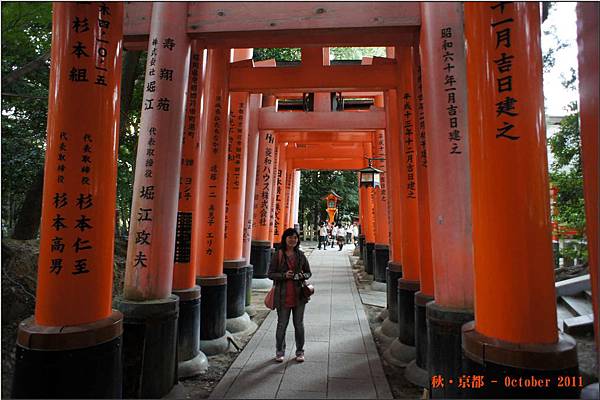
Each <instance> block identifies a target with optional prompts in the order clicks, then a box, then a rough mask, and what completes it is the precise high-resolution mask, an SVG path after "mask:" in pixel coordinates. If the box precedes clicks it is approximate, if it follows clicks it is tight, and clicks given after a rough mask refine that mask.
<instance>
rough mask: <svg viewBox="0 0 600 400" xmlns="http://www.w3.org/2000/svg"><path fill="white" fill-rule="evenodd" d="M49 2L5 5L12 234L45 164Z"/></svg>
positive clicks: (5, 140) (5, 222)
mask: <svg viewBox="0 0 600 400" xmlns="http://www.w3.org/2000/svg"><path fill="white" fill-rule="evenodd" d="M51 28H52V16H51V3H21V2H3V3H2V83H3V85H2V191H3V193H2V234H3V235H6V234H12V231H13V229H14V227H15V225H16V222H17V220H18V215H19V213H20V212H21V211H23V212H24V213H30V212H36V211H37V212H38V213H39V212H40V211H39V210H29V209H24V210H22V208H23V203H24V200H25V198H26V196H27V193H28V191H29V189H30V188H32V186H35V185H36V184H39V180H40V176H41V175H40V171H41V170H42V169H43V165H44V151H45V136H46V119H47V113H48V80H49V72H50V68H49V67H50V63H49V62H48V61H47V58H48V56H49V52H50V43H51Z"/></svg>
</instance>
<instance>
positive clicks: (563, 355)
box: [462, 3, 579, 397]
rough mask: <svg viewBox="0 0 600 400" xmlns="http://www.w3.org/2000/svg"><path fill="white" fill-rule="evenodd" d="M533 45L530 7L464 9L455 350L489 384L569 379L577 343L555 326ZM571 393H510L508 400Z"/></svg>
mask: <svg viewBox="0 0 600 400" xmlns="http://www.w3.org/2000/svg"><path fill="white" fill-rule="evenodd" d="M540 36H541V35H540V10H539V4H538V3H468V4H465V37H466V43H467V48H468V49H469V52H468V54H467V76H468V77H469V82H468V84H469V90H468V107H469V133H470V141H469V142H470V157H471V182H472V190H471V193H472V196H471V198H472V216H473V265H474V270H475V297H474V298H475V307H474V309H475V321H473V322H469V323H467V324H465V325H463V328H462V348H463V351H464V356H465V367H466V368H468V370H469V372H470V373H474V374H479V375H484V376H485V377H486V381H488V382H490V381H492V380H498V381H502V380H503V379H505V377H506V376H507V375H508V376H511V377H514V378H519V377H523V378H530V377H531V376H532V375H533V376H536V377H537V378H548V379H549V380H554V381H555V380H556V379H557V377H558V376H563V377H564V376H577V375H578V360H577V348H576V343H575V341H574V340H573V339H572V338H571V337H569V336H568V335H566V334H563V333H559V332H558V329H557V321H556V294H555V289H554V274H553V270H552V265H553V261H552V259H553V258H552V242H551V227H550V219H549V215H550V210H549V206H550V201H549V190H548V188H549V185H548V168H547V160H546V157H547V156H546V151H547V150H546V133H545V126H544V117H543V116H544V112H543V93H542V55H541V48H540ZM515 166H519V168H518V171H515ZM507 310H508V311H510V314H509V315H506V312H507ZM505 390H506V389H505V388H504V385H491V384H486V385H485V386H483V387H481V388H478V389H473V394H475V392H476V393H477V394H475V395H476V396H482V397H496V396H502V395H503V394H505ZM578 393H579V388H577V387H558V386H557V385H550V386H548V387H546V386H543V387H539V386H535V387H533V386H530V387H526V386H525V387H511V396H515V397H538V396H542V397H543V396H549V395H551V396H553V397H576V396H577V395H578ZM469 395H471V393H469Z"/></svg>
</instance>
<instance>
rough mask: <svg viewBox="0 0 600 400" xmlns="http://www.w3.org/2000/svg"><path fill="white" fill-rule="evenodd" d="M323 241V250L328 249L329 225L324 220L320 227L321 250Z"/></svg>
mask: <svg viewBox="0 0 600 400" xmlns="http://www.w3.org/2000/svg"><path fill="white" fill-rule="evenodd" d="M321 243H323V250H326V249H327V225H325V222H323V225H321V228H319V250H321Z"/></svg>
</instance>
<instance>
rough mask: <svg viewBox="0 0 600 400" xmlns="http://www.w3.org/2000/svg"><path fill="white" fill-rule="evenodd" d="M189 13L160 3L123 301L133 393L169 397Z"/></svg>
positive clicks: (128, 389) (127, 391) (155, 9)
mask: <svg viewBox="0 0 600 400" xmlns="http://www.w3.org/2000/svg"><path fill="white" fill-rule="evenodd" d="M186 18H187V4H182V3H179V4H176V5H167V4H166V3H154V4H153V5H152V21H151V25H150V40H149V41H148V63H147V65H146V76H145V83H144V97H143V105H142V115H141V123H140V133H139V139H138V151H137V157H136V165H137V166H138V167H137V168H136V171H135V180H134V185H133V190H134V193H133V200H132V206H131V225H130V229H129V241H128V247H127V263H126V266H125V285H124V290H123V298H122V299H120V300H119V302H118V307H119V310H121V311H122V312H123V314H124V315H125V321H124V328H125V332H124V345H123V353H124V357H123V360H124V363H125V365H124V371H125V376H124V379H123V382H124V388H123V394H124V396H126V397H162V396H164V395H166V394H167V393H168V392H169V391H170V390H171V388H172V387H173V384H174V382H175V378H176V373H177V368H176V365H175V363H176V345H177V321H178V314H179V299H178V298H177V296H175V295H172V294H171V292H172V288H173V285H172V281H173V260H174V254H175V237H176V225H177V206H178V193H179V176H180V164H181V141H182V135H183V128H184V125H183V120H184V118H185V96H182V93H185V90H186V88H187V82H188V70H189V62H190V59H189V58H190V41H189V38H188V36H187V33H186V32H185V28H184V26H183V24H184V22H185V20H186ZM140 326H142V327H143V328H142V329H141V328H140ZM150 327H152V328H150ZM156 327H158V329H157V328H156ZM147 342H155V343H157V345H156V346H146V345H145V343H147ZM140 360H141V361H140ZM148 370H151V371H152V372H151V373H148Z"/></svg>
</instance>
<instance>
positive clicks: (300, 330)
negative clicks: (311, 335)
mask: <svg viewBox="0 0 600 400" xmlns="http://www.w3.org/2000/svg"><path fill="white" fill-rule="evenodd" d="M304 307H306V303H304V302H303V301H300V300H298V303H297V305H296V307H294V308H287V307H278V308H277V332H276V333H275V346H276V350H277V355H278V356H280V355H281V356H282V355H284V354H285V331H286V330H287V327H288V324H289V322H290V314H293V319H292V321H293V323H294V331H295V332H294V333H295V337H296V355H297V356H298V355H300V354H304Z"/></svg>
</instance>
